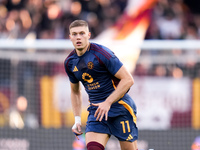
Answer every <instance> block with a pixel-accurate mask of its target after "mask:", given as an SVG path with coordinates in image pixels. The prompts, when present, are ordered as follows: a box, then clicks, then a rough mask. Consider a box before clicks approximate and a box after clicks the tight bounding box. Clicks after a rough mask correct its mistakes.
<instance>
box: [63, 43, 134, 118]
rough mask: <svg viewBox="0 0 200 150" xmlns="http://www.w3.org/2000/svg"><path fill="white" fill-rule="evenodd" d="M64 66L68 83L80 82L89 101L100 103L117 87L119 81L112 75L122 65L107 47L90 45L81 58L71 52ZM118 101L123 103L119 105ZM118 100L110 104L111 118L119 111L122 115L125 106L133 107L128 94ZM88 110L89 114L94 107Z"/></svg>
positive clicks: (74, 52)
mask: <svg viewBox="0 0 200 150" xmlns="http://www.w3.org/2000/svg"><path fill="white" fill-rule="evenodd" d="M64 65H65V71H66V73H67V74H68V76H69V79H70V82H72V83H78V82H79V81H81V82H82V84H83V85H84V87H85V90H86V92H87V93H88V95H89V101H90V102H91V103H100V102H103V101H105V100H106V98H107V97H108V96H109V95H110V94H111V93H112V92H113V91H114V90H115V88H116V87H117V85H118V83H119V79H117V78H116V77H115V76H114V75H115V74H116V73H117V71H118V70H119V69H120V68H121V67H122V65H123V64H122V62H121V61H120V60H119V59H118V58H117V57H116V56H115V54H114V53H113V52H112V51H111V50H110V49H108V48H107V47H105V46H102V45H99V44H96V43H90V46H89V48H88V50H87V51H86V52H85V53H84V54H83V55H82V56H78V55H77V54H76V51H75V50H73V51H72V52H71V53H70V54H69V56H68V57H67V58H66V60H65V62H64ZM120 100H125V101H124V103H121V104H119V101H120ZM120 100H119V101H118V102H116V103H114V104H112V106H111V109H110V111H109V114H112V116H113V115H114V114H115V112H120V111H121V113H119V114H122V113H123V112H124V110H125V109H127V108H128V107H126V108H125V105H126V104H128V105H129V106H131V107H130V108H132V107H135V104H134V102H133V100H132V99H131V98H130V96H129V95H128V94H125V95H124V96H123V97H122V99H120ZM124 108H125V109H124ZM88 109H89V111H90V112H94V111H93V110H96V108H95V106H90V107H89V108H88ZM129 111H130V110H129ZM131 111H132V112H133V111H135V110H131Z"/></svg>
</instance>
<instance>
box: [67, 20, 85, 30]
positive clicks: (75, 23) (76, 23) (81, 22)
mask: <svg viewBox="0 0 200 150" xmlns="http://www.w3.org/2000/svg"><path fill="white" fill-rule="evenodd" d="M82 26H85V27H88V23H87V22H86V21H85V20H75V21H73V22H72V23H71V24H70V26H69V29H71V28H74V27H82Z"/></svg>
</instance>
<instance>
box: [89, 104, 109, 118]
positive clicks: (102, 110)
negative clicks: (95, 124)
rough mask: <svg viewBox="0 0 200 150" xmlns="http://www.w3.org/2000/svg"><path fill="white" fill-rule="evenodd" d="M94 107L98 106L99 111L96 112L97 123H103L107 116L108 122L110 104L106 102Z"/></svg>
mask: <svg viewBox="0 0 200 150" xmlns="http://www.w3.org/2000/svg"><path fill="white" fill-rule="evenodd" d="M92 105H93V106H98V108H97V110H96V111H95V114H94V117H97V118H96V120H97V121H101V120H102V119H103V117H104V116H105V120H108V111H109V110H110V104H109V103H107V102H106V101H104V102H102V103H97V104H93V103H92Z"/></svg>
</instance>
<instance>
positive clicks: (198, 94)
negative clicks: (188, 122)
mask: <svg viewBox="0 0 200 150" xmlns="http://www.w3.org/2000/svg"><path fill="white" fill-rule="evenodd" d="M192 127H193V128H194V129H200V79H199V78H196V79H194V80H193V103H192Z"/></svg>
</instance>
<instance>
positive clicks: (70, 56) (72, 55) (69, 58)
mask: <svg viewBox="0 0 200 150" xmlns="http://www.w3.org/2000/svg"><path fill="white" fill-rule="evenodd" d="M75 54H76V52H75V50H73V51H71V52H70V54H69V55H68V56H67V57H66V59H65V61H64V63H65V64H66V63H68V62H69V61H70V60H71V59H73V58H74V57H75Z"/></svg>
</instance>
